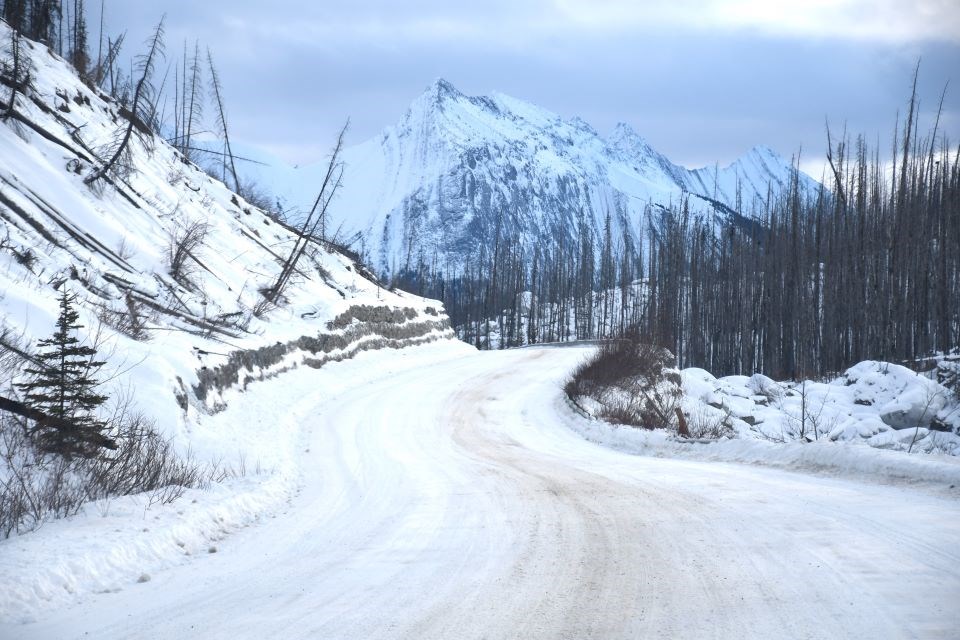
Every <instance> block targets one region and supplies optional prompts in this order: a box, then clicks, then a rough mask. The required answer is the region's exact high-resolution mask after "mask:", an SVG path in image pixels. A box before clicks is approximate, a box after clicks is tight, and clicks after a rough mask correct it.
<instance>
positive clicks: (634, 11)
mask: <svg viewBox="0 0 960 640" xmlns="http://www.w3.org/2000/svg"><path fill="white" fill-rule="evenodd" d="M556 7H557V9H558V11H559V12H560V14H561V15H563V16H564V17H565V19H566V20H565V22H566V23H567V24H568V25H579V26H581V27H583V28H587V29H593V30H601V31H614V32H622V31H624V30H634V29H641V30H646V29H657V28H664V27H669V28H674V29H684V28H686V29H693V30H698V31H711V30H723V31H738V30H747V31H754V32H757V33H761V34H766V35H773V36H791V37H817V38H836V39H841V40H872V41H881V42H890V43H905V42H914V41H924V40H941V41H951V42H960V3H957V2H956V0H911V1H907V2H904V1H903V0H803V1H801V2H784V1H781V0H674V1H673V2H670V3H643V2H632V1H630V0H592V1H590V2H583V1H581V0H557V1H556Z"/></svg>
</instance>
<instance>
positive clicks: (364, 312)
mask: <svg viewBox="0 0 960 640" xmlns="http://www.w3.org/2000/svg"><path fill="white" fill-rule="evenodd" d="M156 35H157V36H159V35H161V30H160V29H159V28H158V31H157V34H156ZM160 42H161V40H160V39H159V38H157V39H155V40H152V41H151V42H149V43H147V47H146V49H145V51H147V52H152V54H153V55H156V56H159V55H160V51H161V50H160V47H159V43H160ZM0 44H2V46H3V48H4V52H5V53H4V55H5V56H6V57H5V58H4V60H5V63H4V66H3V70H2V71H3V73H2V80H3V83H2V87H0V89H2V92H0V116H2V118H3V121H2V122H0V338H2V349H0V355H2V357H0V366H2V368H3V369H2V370H3V375H2V376H0V379H2V382H0V387H2V388H0V397H2V398H3V399H4V409H9V408H14V409H17V410H19V411H20V413H21V414H23V415H22V416H18V415H16V414H14V413H7V412H6V411H4V412H0V418H2V425H0V427H2V428H0V433H2V434H3V438H2V442H0V513H2V515H3V518H2V520H3V523H2V524H3V527H2V530H0V534H2V535H3V536H6V535H10V534H16V533H17V532H18V531H19V532H25V531H29V530H31V529H34V528H36V527H38V526H40V525H42V524H43V523H45V522H47V521H48V520H50V519H52V518H54V517H56V516H63V515H70V514H72V513H76V512H77V511H79V510H83V509H87V510H89V509H90V508H92V505H93V504H94V502H95V501H97V500H107V501H109V500H110V499H112V497H115V496H116V495H117V494H139V495H141V496H142V497H143V500H144V501H145V503H144V505H141V506H140V507H139V508H134V509H133V511H134V512H135V511H137V509H139V511H140V514H141V516H142V515H143V514H144V513H145V512H146V511H149V510H150V508H151V506H152V507H153V508H155V509H161V513H166V514H167V515H164V516H163V518H168V516H169V517H171V522H172V523H173V524H171V526H177V527H181V526H187V527H188V528H189V526H190V525H189V523H190V522H201V521H204V520H205V519H206V518H208V517H213V516H212V515H211V514H215V513H219V514H220V515H221V516H222V517H226V518H228V519H232V521H233V523H234V526H239V524H242V523H243V522H249V521H251V520H252V519H255V518H257V517H260V516H261V515H262V514H263V513H265V512H266V511H268V510H269V509H273V508H276V506H277V505H278V504H279V503H280V502H281V501H282V500H283V499H284V498H285V496H288V495H289V494H290V492H291V491H294V490H295V489H296V484H295V481H294V478H295V475H296V473H295V469H290V468H286V469H285V468H284V467H289V465H288V464H287V463H288V462H289V456H288V455H287V454H283V452H284V451H287V452H289V450H290V448H291V447H293V446H294V445H293V443H294V442H295V441H296V437H297V435H296V431H293V432H291V433H289V434H284V433H278V432H277V431H276V430H265V431H263V432H262V433H261V432H259V431H256V429H259V426H258V424H256V423H254V424H252V425H248V424H246V423H244V422H243V421H242V420H241V421H239V423H238V421H237V419H236V418H235V417H234V418H233V419H232V420H226V421H225V420H222V419H218V418H217V415H218V414H222V413H223V412H224V411H225V410H227V409H228V408H229V407H230V405H231V404H232V403H234V402H235V401H237V400H238V399H239V398H242V397H243V394H244V393H245V392H248V391H249V390H250V389H251V388H254V387H256V385H257V384H260V382H259V381H261V380H264V379H266V378H270V377H273V376H276V375H279V374H281V373H283V372H284V371H286V370H289V369H294V368H300V367H313V368H320V367H323V366H324V365H326V364H327V363H329V362H333V361H339V360H344V359H348V358H351V357H353V356H355V355H356V354H358V353H359V352H361V351H366V350H376V349H383V348H386V347H390V348H401V347H407V346H413V345H418V344H423V343H427V342H432V341H437V340H441V341H446V342H451V339H452V337H453V335H452V332H451V330H450V329H449V323H448V321H447V320H446V317H445V315H444V312H443V310H442V308H441V307H439V306H438V305H437V303H435V302H431V301H429V300H423V299H422V298H418V297H415V296H410V295H406V294H403V293H401V292H390V291H387V290H385V289H383V288H382V287H381V286H380V284H379V282H377V280H376V279H375V278H374V277H373V276H372V275H371V274H370V273H368V272H367V271H366V269H365V268H364V267H363V266H362V265H360V264H359V263H357V262H356V260H355V256H353V257H351V256H349V255H345V254H344V253H341V252H340V251H338V250H337V248H336V247H334V246H333V245H331V244H329V243H326V242H325V241H324V240H323V238H322V237H321V236H320V235H319V234H316V233H314V229H303V228H293V227H290V226H287V225H285V224H283V223H282V222H280V221H278V220H276V219H274V218H272V217H271V216H270V215H268V213H265V212H264V211H262V210H260V209H258V208H256V207H255V206H253V205H251V204H250V203H249V202H247V201H246V200H245V199H244V198H243V197H242V196H239V195H237V194H236V193H233V192H231V191H230V190H229V189H228V188H227V187H225V186H224V184H223V183H221V182H220V181H218V180H216V179H213V178H211V177H210V176H209V175H207V173H205V172H204V171H202V170H201V169H200V168H199V167H198V166H197V165H195V164H193V163H192V162H190V161H188V159H187V158H185V157H184V156H183V154H182V153H181V152H180V151H178V150H176V149H174V148H173V147H171V146H170V145H168V144H167V143H166V142H165V141H164V140H163V139H162V138H160V137H159V136H158V135H156V133H155V128H156V124H157V123H156V121H155V120H153V119H151V118H152V116H155V111H154V110H153V107H152V105H153V104H154V102H152V101H151V100H150V99H148V97H147V96H148V95H149V94H150V89H151V88H152V87H151V85H152V82H154V79H153V78H152V73H151V71H153V66H155V64H154V62H155V60H156V59H154V61H153V62H151V60H150V59H149V58H150V55H151V53H147V54H146V55H145V56H144V57H143V58H141V59H140V64H139V65H138V66H137V67H135V69H134V76H135V77H134V78H133V81H134V83H133V84H132V85H131V87H133V86H134V85H136V90H135V91H133V92H131V93H130V94H129V95H128V98H127V102H120V101H117V100H114V99H111V98H110V97H108V96H107V95H105V94H104V93H103V92H102V91H101V90H100V89H98V88H95V85H93V84H92V83H90V82H85V81H82V80H81V79H80V77H78V74H77V73H76V71H75V70H74V69H73V68H72V67H71V66H70V65H69V64H68V63H67V62H66V61H64V60H63V59H61V58H59V57H58V56H56V55H54V54H52V53H51V52H50V51H49V50H48V49H47V47H45V46H43V45H39V44H37V43H35V42H32V41H30V40H28V39H26V38H24V37H19V36H15V35H14V33H13V32H12V31H11V30H10V29H9V28H8V27H7V26H6V24H3V23H0ZM14 51H15V52H16V55H15V56H14ZM136 96H141V98H142V101H139V102H138V99H137V97H136ZM328 195H329V192H328ZM64 296H66V298H64ZM64 299H68V300H69V302H68V303H67V304H68V306H69V309H68V312H65V311H64V307H63V304H64V303H63V300H64ZM65 313H66V315H65ZM58 322H59V327H58V326H57V323H58ZM55 330H56V331H58V333H57V334H56V335H54V332H55ZM51 336H53V338H51ZM42 340H46V342H41V341H42ZM74 341H75V342H74ZM57 344H59V345H60V347H59V348H61V350H62V349H63V348H65V347H66V348H70V349H74V353H73V355H72V356H71V357H72V358H74V359H75V360H76V358H80V360H76V364H74V365H70V366H71V367H72V368H71V369H64V371H66V372H67V375H66V376H65V377H64V376H59V375H54V374H58V372H57V371H53V370H52V369H51V368H50V366H51V363H52V362H54V361H55V360H56V356H57V352H56V351H51V349H56V348H57ZM451 344H452V342H451ZM51 345H52V346H51ZM71 345H74V346H71ZM76 345H82V349H86V350H88V351H82V350H80V347H79V346H76ZM78 350H79V351H78ZM390 352H391V353H393V351H392V349H391V350H390ZM64 353H66V352H64ZM83 358H87V361H86V362H87V365H86V366H84V365H83ZM71 362H73V361H71ZM99 362H102V363H103V365H102V366H97V363H99ZM54 364H55V362H54ZM81 370H83V371H87V372H88V373H89V377H90V380H91V381H92V382H93V383H97V384H94V385H88V387H87V388H86V390H85V391H84V390H83V389H81V391H83V393H84V394H86V395H78V393H75V392H73V391H69V393H73V394H74V395H73V396H72V397H73V400H72V402H71V406H69V407H67V408H66V410H64V409H63V407H62V405H63V403H62V402H60V403H59V404H58V403H57V402H56V401H54V402H51V401H49V398H50V397H51V393H54V394H56V393H58V392H59V391H58V390H57V389H53V387H51V385H56V379H57V378H58V377H61V378H63V379H67V378H69V379H71V380H73V381H74V382H76V381H77V380H79V379H80V371H81ZM73 374H77V375H73ZM24 385H26V386H24ZM97 396H103V397H104V399H105V400H106V401H105V402H102V403H101V402H98V401H97V399H98V398H97ZM45 398H46V399H45ZM24 405H26V407H25V406H24ZM58 406H59V407H60V408H57V407H58ZM38 409H40V410H41V411H40V415H39V416H38V414H36V413H31V412H36V411H37V410H38ZM57 412H60V413H61V414H62V415H57ZM24 416H30V420H28V421H26V420H24ZM34 417H40V418H41V419H40V420H39V421H35V420H34ZM64 419H66V420H64ZM34 422H36V425H37V427H36V428H35V427H34V426H33V425H34ZM81 424H82V425H87V426H90V425H99V426H97V427H96V429H95V431H96V432H97V433H99V434H100V435H102V436H103V437H104V438H105V439H106V440H104V441H103V442H104V443H110V444H111V445H112V446H114V447H116V449H115V451H114V452H113V453H110V454H109V455H107V456H99V455H98V454H99V451H91V450H89V449H88V448H84V447H82V446H77V447H72V448H71V447H70V446H66V447H65V446H64V443H63V442H62V441H61V440H62V438H61V436H62V435H63V430H62V429H61V427H64V428H68V429H73V428H74V426H80V425H81ZM284 424H289V423H284ZM44 425H45V426H44ZM41 427H42V428H41ZM248 427H249V428H248ZM25 428H26V429H27V431H24V429H25ZM43 428H45V429H47V431H46V432H44V431H43V430H42V429H43ZM84 428H86V427H84ZM250 428H253V429H255V430H254V431H251V430H250ZM31 431H32V432H33V434H34V436H35V437H34V441H35V443H38V444H39V449H38V450H36V451H34V450H33V449H32V448H31V447H30V446H28V445H27V443H26V442H25V441H24V440H23V437H22V434H23V433H28V432H31ZM44 433H46V434H47V435H48V436H50V437H49V438H47V439H46V440H44V439H43V438H40V436H42V435H43V434H44ZM75 433H78V432H75ZM271 434H272V435H271ZM265 438H267V439H265ZM58 443H59V444H58ZM95 449H97V448H96V447H95ZM64 452H66V453H68V454H69V455H68V456H60V455H58V454H59V453H64ZM143 465H147V467H149V468H146V467H144V466H143ZM150 465H153V466H150ZM247 476H250V477H247ZM218 481H225V482H226V484H222V485H217V482H218ZM231 483H233V484H231ZM191 486H193V487H197V488H203V487H207V488H210V489H211V491H212V493H205V494H203V495H204V496H205V497H197V496H195V497H194V500H193V501H192V502H191V504H192V505H196V506H190V507H181V508H178V509H177V510H175V511H164V510H163V509H169V507H164V506H163V505H164V504H165V503H169V502H173V501H174V500H175V499H176V498H177V497H179V496H180V494H181V493H183V492H184V491H185V490H187V487H191ZM198 490H199V489H198ZM124 510H127V511H129V510H128V508H127V507H124ZM175 513H179V514H181V516H182V518H178V517H176V516H172V515H171V514H175ZM178 519H179V520H181V521H182V522H181V523H180V524H176V522H175V521H177V520H178ZM184 523H187V524H184ZM205 530H206V529H205V528H204V527H201V528H200V529H198V531H205ZM165 531H167V532H168V533H169V531H170V529H169V528H168V529H165ZM100 551H101V553H109V552H110V551H109V550H108V549H101V550H100ZM51 562H53V563H54V564H57V563H60V569H56V568H53V569H51V570H52V571H55V572H56V571H65V572H66V573H65V574H64V575H67V576H69V575H70V571H69V570H68V569H65V568H64V567H67V566H68V565H69V558H66V557H63V556H57V558H54V559H51ZM85 562H86V561H85ZM89 562H90V563H93V564H95V559H91V560H89ZM67 580H68V582H69V578H67ZM4 582H6V579H4Z"/></svg>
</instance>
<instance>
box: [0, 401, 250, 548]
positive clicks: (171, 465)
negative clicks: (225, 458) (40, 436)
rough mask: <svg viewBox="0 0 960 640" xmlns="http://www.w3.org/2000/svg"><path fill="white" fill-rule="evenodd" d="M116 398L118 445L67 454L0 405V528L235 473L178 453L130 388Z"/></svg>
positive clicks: (171, 493)
mask: <svg viewBox="0 0 960 640" xmlns="http://www.w3.org/2000/svg"><path fill="white" fill-rule="evenodd" d="M118 404H119V406H118V408H117V410H116V412H115V413H114V415H113V416H112V417H111V418H110V419H109V420H108V423H109V424H110V426H111V429H112V433H111V437H113V438H114V439H115V441H116V442H117V445H118V447H117V449H116V450H115V451H104V452H102V453H101V454H100V455H99V456H97V457H95V458H91V459H82V458H79V459H75V460H73V461H68V460H65V459H63V458H61V457H59V456H56V455H51V454H47V453H43V452H41V451H39V450H38V449H37V448H36V446H35V445H34V444H33V442H32V441H31V439H30V438H29V436H28V434H27V424H26V423H25V421H24V420H22V419H20V418H18V417H16V416H13V415H11V414H6V413H2V412H0V534H2V535H3V536H4V537H8V536H9V535H10V534H11V533H13V532H25V531H31V530H33V529H36V528H37V527H39V526H40V525H41V524H42V523H43V522H45V521H47V520H52V519H56V518H63V517H68V516H71V515H74V514H76V513H78V512H79V511H81V510H82V509H83V507H84V505H86V504H88V503H90V502H93V501H96V500H102V499H105V498H111V497H115V496H124V495H132V494H139V493H144V494H146V495H147V497H148V499H149V503H150V504H151V505H152V504H165V503H168V502H172V501H174V500H176V499H177V498H179V497H180V496H181V495H182V494H183V492H184V491H185V490H186V489H187V488H189V487H203V486H206V485H207V484H209V482H211V480H220V479H223V478H224V477H228V476H231V475H235V474H236V472H235V471H234V470H232V469H229V468H224V467H223V466H222V465H219V464H217V465H204V464H200V463H199V462H197V461H196V460H194V459H193V458H192V456H191V455H190V454H189V453H188V454H187V455H186V456H180V455H178V454H177V452H176V450H175V449H174V446H173V443H172V441H170V440H168V439H166V438H164V437H163V436H161V435H160V434H159V433H158V432H157V430H156V426H155V425H154V424H153V423H152V422H151V421H149V420H147V419H146V418H144V416H143V415H141V414H139V413H136V412H135V411H133V410H132V404H131V402H130V400H129V396H127V397H125V398H123V399H122V400H121V402H119V403H118Z"/></svg>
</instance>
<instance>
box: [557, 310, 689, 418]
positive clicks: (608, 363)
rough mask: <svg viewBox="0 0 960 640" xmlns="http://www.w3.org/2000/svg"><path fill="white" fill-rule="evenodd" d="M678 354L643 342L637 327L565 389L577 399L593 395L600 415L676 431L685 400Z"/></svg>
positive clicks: (615, 340) (599, 354)
mask: <svg viewBox="0 0 960 640" xmlns="http://www.w3.org/2000/svg"><path fill="white" fill-rule="evenodd" d="M673 362H674V358H673V355H672V354H671V353H670V352H669V351H668V350H667V349H664V348H663V347H660V346H657V345H655V344H651V343H650V342H647V341H644V340H643V336H641V334H640V332H639V331H638V330H637V329H635V328H633V329H628V330H627V331H626V332H624V333H623V334H622V335H620V336H618V337H616V338H613V339H611V340H608V341H606V342H604V343H603V344H602V345H601V346H600V349H599V350H598V351H597V353H596V354H595V355H594V356H593V357H592V358H591V359H590V360H588V361H586V362H584V363H583V364H581V365H580V366H579V367H577V369H576V370H575V371H574V373H573V376H572V377H571V379H570V380H569V381H568V382H567V384H566V386H565V387H564V389H565V391H566V393H567V395H568V396H569V397H570V398H571V399H572V400H574V401H576V400H577V398H581V397H589V398H592V399H593V400H594V401H595V402H597V403H598V404H599V405H600V407H601V409H600V410H599V411H598V416H599V417H601V418H604V419H606V420H608V421H610V422H613V423H616V424H629V425H632V426H637V427H643V428H646V429H655V428H662V427H671V426H672V425H673V424H674V422H675V421H676V416H675V408H676V406H677V403H678V402H679V399H680V396H681V390H680V376H679V374H678V373H677V372H676V371H675V370H673V369H672V365H673Z"/></svg>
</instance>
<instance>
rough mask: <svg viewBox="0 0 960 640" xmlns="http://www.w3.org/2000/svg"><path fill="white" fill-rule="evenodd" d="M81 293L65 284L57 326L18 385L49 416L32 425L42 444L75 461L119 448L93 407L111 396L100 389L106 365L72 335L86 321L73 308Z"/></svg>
mask: <svg viewBox="0 0 960 640" xmlns="http://www.w3.org/2000/svg"><path fill="white" fill-rule="evenodd" d="M75 301H76V295H73V294H70V293H69V292H68V291H67V290H66V288H64V290H63V292H62V293H61V296H60V316H59V317H58V318H57V330H56V332H54V334H53V335H52V336H51V337H50V338H45V339H43V340H40V341H39V342H38V346H39V348H40V353H39V354H37V357H36V362H35V365H34V366H29V367H27V368H26V369H25V371H26V373H28V374H30V375H31V376H32V379H31V380H30V381H29V382H25V383H21V384H18V385H17V386H18V387H20V388H21V389H22V390H23V391H24V392H25V396H26V397H25V400H26V403H27V405H28V406H29V407H30V408H31V409H32V410H34V411H36V412H39V413H40V414H42V415H43V416H44V418H41V419H39V420H37V422H36V424H35V425H34V427H33V428H32V429H31V432H32V435H33V437H34V441H35V442H36V444H37V446H38V447H39V448H40V449H41V450H43V451H47V452H49V453H56V454H60V455H62V456H63V457H65V458H67V459H68V460H69V459H72V458H73V457H74V456H79V457H83V458H90V457H93V456H95V455H96V454H97V453H98V451H99V450H100V449H101V448H104V447H106V448H115V445H113V443H112V441H111V440H110V439H109V438H108V437H107V436H105V435H104V433H103V432H104V430H105V429H106V424H105V423H104V422H102V421H100V420H98V419H97V418H96V416H94V415H93V413H92V412H93V410H94V409H96V408H97V407H99V406H100V405H101V404H103V403H104V402H106V400H107V398H106V397H105V396H102V395H100V394H98V393H96V392H95V388H96V387H97V385H98V384H99V381H98V380H97V379H96V377H95V376H96V373H97V371H98V370H99V369H100V367H102V366H103V365H104V364H105V363H103V362H100V361H97V360H94V356H96V353H97V352H96V350H95V349H93V348H92V347H89V346H87V345H82V344H80V341H79V340H78V339H77V338H76V337H75V336H74V335H73V333H74V331H75V330H76V329H79V328H80V327H81V326H82V325H79V324H77V320H78V319H79V314H78V313H77V311H76V310H75V309H74V308H73V304H74V302H75Z"/></svg>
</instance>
